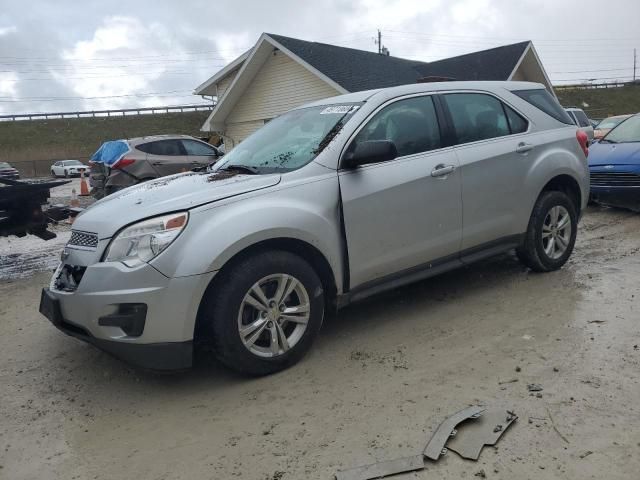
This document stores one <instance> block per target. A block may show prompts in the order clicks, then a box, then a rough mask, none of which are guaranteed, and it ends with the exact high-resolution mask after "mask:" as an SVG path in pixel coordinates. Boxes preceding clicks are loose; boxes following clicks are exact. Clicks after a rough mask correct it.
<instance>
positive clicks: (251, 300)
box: [200, 251, 324, 375]
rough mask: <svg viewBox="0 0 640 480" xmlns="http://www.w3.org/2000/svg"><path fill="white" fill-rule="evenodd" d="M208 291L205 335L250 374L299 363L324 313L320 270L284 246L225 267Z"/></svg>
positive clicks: (218, 353)
mask: <svg viewBox="0 0 640 480" xmlns="http://www.w3.org/2000/svg"><path fill="white" fill-rule="evenodd" d="M205 295H206V296H205V299H204V304H203V308H202V310H201V319H200V321H201V322H202V323H203V327H204V331H205V332H206V333H205V337H209V338H210V340H211V341H212V343H213V348H214V352H215V354H216V357H217V358H218V359H219V360H220V361H221V362H222V363H223V364H225V365H226V366H227V367H229V368H231V369H233V370H236V371H238V372H241V373H244V374H249V375H268V374H270V373H274V372H277V371H280V370H283V369H285V368H287V367H289V366H291V365H293V364H294V363H296V362H298V361H299V360H300V359H301V358H302V356H303V355H304V354H305V353H306V352H307V351H308V350H309V349H310V348H311V344H312V343H313V340H314V339H315V337H316V336H317V334H318V331H319V330H320V327H321V325H322V320H323V316H324V292H323V289H322V283H321V282H320V279H319V278H318V275H317V274H316V272H315V271H314V270H313V268H312V267H311V266H310V265H309V264H308V263H307V262H306V261H305V260H303V259H302V258H300V257H299V256H297V255H294V254H292V253H289V252H284V251H268V252H263V253H260V254H257V255H254V256H251V257H249V258H247V259H245V260H243V261H241V262H239V263H237V264H235V265H232V266H231V267H230V268H229V269H228V270H226V271H225V270H223V271H222V272H221V274H220V277H219V278H218V279H216V281H215V282H214V284H213V285H212V287H211V288H210V289H209V290H208V291H207V293H206V294H205ZM207 333H208V335H207Z"/></svg>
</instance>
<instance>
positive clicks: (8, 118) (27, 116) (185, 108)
mask: <svg viewBox="0 0 640 480" xmlns="http://www.w3.org/2000/svg"><path fill="white" fill-rule="evenodd" d="M213 107H215V104H211V105H204V104H198V105H176V106H172V107H144V108H124V109H121V110H89V111H82V112H54V113H24V114H10V115H0V122H3V121H4V122H16V121H25V120H42V119H44V120H48V119H51V118H91V117H119V116H122V117H123V116H125V115H127V114H129V115H145V114H154V113H170V112H200V111H207V110H208V111H210V110H213Z"/></svg>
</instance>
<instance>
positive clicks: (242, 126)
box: [223, 120, 264, 152]
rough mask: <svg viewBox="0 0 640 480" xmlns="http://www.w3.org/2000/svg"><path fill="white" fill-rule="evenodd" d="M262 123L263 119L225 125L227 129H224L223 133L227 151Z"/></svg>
mask: <svg viewBox="0 0 640 480" xmlns="http://www.w3.org/2000/svg"><path fill="white" fill-rule="evenodd" d="M263 125H264V120H256V121H252V122H239V123H233V124H231V125H227V129H226V130H225V132H224V135H223V137H224V146H225V149H226V150H227V152H228V151H229V150H231V149H232V148H233V147H235V146H236V145H237V144H238V143H240V142H241V141H242V140H244V139H245V138H247V137H248V136H249V135H251V134H252V133H253V132H255V131H256V130H258V129H259V128H260V127H261V126H263Z"/></svg>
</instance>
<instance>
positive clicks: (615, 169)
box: [589, 114, 640, 211]
mask: <svg viewBox="0 0 640 480" xmlns="http://www.w3.org/2000/svg"><path fill="white" fill-rule="evenodd" d="M589 169H590V171H591V198H592V200H593V201H595V202H597V203H601V204H604V205H610V206H614V207H622V208H628V209H630V210H634V211H640V190H639V188H640V114H636V115H633V116H632V117H630V118H628V119H627V120H625V121H624V122H622V123H620V124H619V125H618V126H617V127H614V128H613V129H612V130H611V131H610V132H609V133H608V134H607V135H605V136H604V138H602V139H601V140H600V141H599V142H597V143H594V144H593V145H591V147H590V148H589Z"/></svg>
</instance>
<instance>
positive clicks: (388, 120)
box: [350, 96, 442, 157]
mask: <svg viewBox="0 0 640 480" xmlns="http://www.w3.org/2000/svg"><path fill="white" fill-rule="evenodd" d="M367 140H389V141H392V142H393V143H394V144H395V146H396V148H397V149H398V156H399V157H402V156H405V155H412V154H415V153H420V152H427V151H429V150H434V149H436V148H440V147H441V146H442V142H441V139H440V127H439V125H438V119H437V117H436V110H435V107H434V105H433V99H432V98H431V97H430V96H425V97H412V98H407V99H404V100H398V101H397V102H394V103H392V104H391V105H388V106H386V107H384V108H383V109H382V110H380V111H379V112H378V113H376V115H375V116H374V117H373V118H372V119H371V120H370V121H369V123H367V125H366V126H365V127H364V128H363V129H362V130H360V132H359V133H358V135H356V137H355V139H354V141H353V142H352V143H351V146H350V150H353V149H354V148H355V145H357V144H358V143H359V142H364V141H367Z"/></svg>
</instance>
